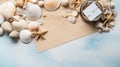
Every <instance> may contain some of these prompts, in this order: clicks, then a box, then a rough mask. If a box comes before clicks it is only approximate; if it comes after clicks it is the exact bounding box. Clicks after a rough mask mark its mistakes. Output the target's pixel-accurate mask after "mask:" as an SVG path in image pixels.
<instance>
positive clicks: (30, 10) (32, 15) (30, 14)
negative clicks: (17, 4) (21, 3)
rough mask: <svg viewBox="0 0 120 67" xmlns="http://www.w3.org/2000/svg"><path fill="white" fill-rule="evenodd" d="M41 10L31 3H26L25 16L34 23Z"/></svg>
mask: <svg viewBox="0 0 120 67" xmlns="http://www.w3.org/2000/svg"><path fill="white" fill-rule="evenodd" d="M41 13H42V12H41V8H40V7H39V6H38V5H36V4H32V3H29V2H28V3H27V5H26V7H25V15H26V17H27V18H28V19H29V20H31V21H36V20H38V19H39V18H40V17H41Z"/></svg>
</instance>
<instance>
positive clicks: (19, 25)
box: [12, 19, 28, 31]
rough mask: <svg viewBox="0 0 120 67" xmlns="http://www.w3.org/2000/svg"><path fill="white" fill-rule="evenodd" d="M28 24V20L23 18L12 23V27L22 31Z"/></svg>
mask: <svg viewBox="0 0 120 67" xmlns="http://www.w3.org/2000/svg"><path fill="white" fill-rule="evenodd" d="M27 25H28V22H26V21H25V20H23V19H21V20H20V21H14V22H13V23H12V28H13V29H14V30H16V31H21V30H23V29H24V28H26V27H27Z"/></svg>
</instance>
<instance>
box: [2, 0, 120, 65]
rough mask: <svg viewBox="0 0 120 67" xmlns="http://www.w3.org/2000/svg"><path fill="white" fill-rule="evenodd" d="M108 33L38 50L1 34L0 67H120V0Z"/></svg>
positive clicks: (32, 44) (117, 0)
mask: <svg viewBox="0 0 120 67" xmlns="http://www.w3.org/2000/svg"><path fill="white" fill-rule="evenodd" d="M113 3H114V4H115V6H116V11H117V13H118V16H117V19H116V26H115V27H114V28H113V30H112V31H111V32H110V33H102V34H100V33H94V34H91V35H89V36H86V37H83V38H80V39H77V40H75V41H72V42H69V43H67V44H64V45H62V46H59V47H56V48H53V49H50V50H48V51H45V52H42V53H38V52H37V49H36V47H35V45H34V43H33V42H32V43H31V44H23V43H22V42H21V41H18V43H15V42H13V41H12V40H11V39H10V38H8V36H2V37H0V67H120V0H114V1H113Z"/></svg>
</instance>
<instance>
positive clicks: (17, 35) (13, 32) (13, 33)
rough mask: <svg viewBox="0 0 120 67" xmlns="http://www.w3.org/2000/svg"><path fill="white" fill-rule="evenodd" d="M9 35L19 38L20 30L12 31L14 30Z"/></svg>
mask: <svg viewBox="0 0 120 67" xmlns="http://www.w3.org/2000/svg"><path fill="white" fill-rule="evenodd" d="M9 37H11V38H18V37H19V32H17V31H12V32H11V33H10V34H9Z"/></svg>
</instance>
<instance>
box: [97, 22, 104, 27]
mask: <svg viewBox="0 0 120 67" xmlns="http://www.w3.org/2000/svg"><path fill="white" fill-rule="evenodd" d="M95 27H96V28H101V29H102V28H104V27H103V23H101V22H98V23H97V24H96V25H95Z"/></svg>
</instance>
